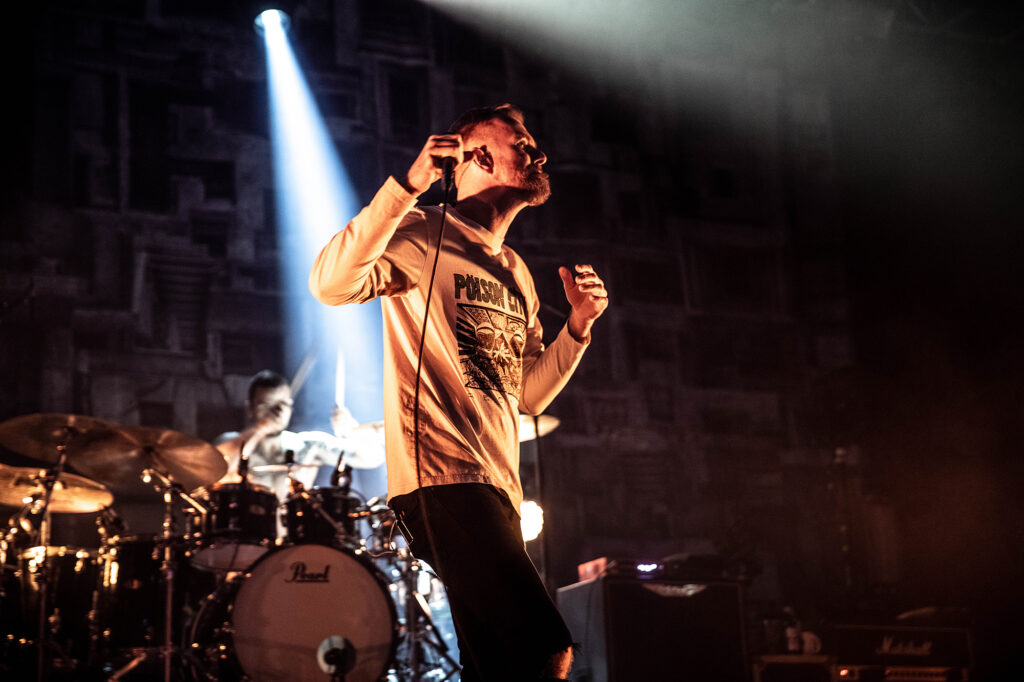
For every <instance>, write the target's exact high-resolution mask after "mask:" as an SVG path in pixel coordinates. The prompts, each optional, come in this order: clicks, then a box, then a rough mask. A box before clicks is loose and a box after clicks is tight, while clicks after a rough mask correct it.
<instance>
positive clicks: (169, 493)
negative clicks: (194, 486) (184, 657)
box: [109, 446, 205, 682]
mask: <svg viewBox="0 0 1024 682" xmlns="http://www.w3.org/2000/svg"><path fill="white" fill-rule="evenodd" d="M156 459H157V458H156V456H155V453H154V452H153V451H151V450H150V449H149V447H148V446H145V447H142V448H141V452H140V453H139V455H138V457H137V460H136V461H144V460H150V461H153V460H156ZM141 480H142V482H143V483H148V484H151V485H152V487H153V488H154V489H155V490H157V491H158V492H159V493H160V494H161V496H162V497H163V503H164V515H163V522H162V524H161V530H162V533H161V535H160V539H159V541H158V542H157V546H158V547H159V549H160V551H161V555H162V560H161V562H160V577H161V580H162V582H163V627H162V628H161V629H162V634H163V642H162V644H161V645H160V646H159V647H156V648H155V650H156V653H157V654H158V655H159V657H160V660H161V663H162V666H163V680H164V682H171V667H172V666H171V663H172V660H173V658H174V655H175V654H176V653H178V647H176V646H175V645H174V644H173V627H174V626H173V621H174V575H175V568H174V556H173V551H174V548H173V544H174V510H173V507H174V499H175V496H177V497H178V498H180V499H182V500H184V501H185V502H187V503H188V504H190V505H193V506H194V507H196V508H197V509H203V510H205V507H203V505H201V504H199V503H198V502H197V501H196V500H195V499H193V498H192V497H191V496H190V495H188V494H186V493H185V491H184V489H183V487H182V486H181V484H179V483H177V482H175V481H174V480H173V478H172V477H171V476H170V475H169V474H167V473H166V472H163V471H160V470H157V469H155V468H152V467H146V468H144V469H143V470H142V475H141ZM153 653H154V649H153V648H146V649H143V650H141V651H139V652H138V653H137V654H136V656H135V658H133V659H132V660H131V661H129V662H128V663H127V664H126V665H124V666H122V667H121V668H120V669H118V670H116V671H114V673H113V674H112V675H111V676H110V678H109V679H111V680H118V679H121V677H123V676H124V675H126V674H127V673H128V672H130V671H131V670H134V669H135V668H137V667H138V666H139V665H141V664H142V663H143V662H144V661H145V660H146V659H148V658H149V657H150V656H151V655H152V654H153Z"/></svg>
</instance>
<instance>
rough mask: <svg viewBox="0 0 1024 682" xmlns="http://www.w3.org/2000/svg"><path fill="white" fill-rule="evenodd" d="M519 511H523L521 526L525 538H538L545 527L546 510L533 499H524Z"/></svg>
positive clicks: (527, 540) (528, 539) (527, 539)
mask: <svg viewBox="0 0 1024 682" xmlns="http://www.w3.org/2000/svg"><path fill="white" fill-rule="evenodd" d="M519 511H520V512H522V517H520V520H519V527H520V528H521V529H522V531H523V540H524V541H526V542H529V541H530V540H536V539H537V536H538V535H540V532H541V530H543V528H544V510H543V509H541V507H540V505H539V504H537V503H536V502H534V501H533V500H523V503H522V505H521V506H520V508H519Z"/></svg>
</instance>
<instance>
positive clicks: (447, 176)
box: [412, 156, 456, 489]
mask: <svg viewBox="0 0 1024 682" xmlns="http://www.w3.org/2000/svg"><path fill="white" fill-rule="evenodd" d="M455 163H456V161H455V159H453V158H452V157H450V156H446V157H444V159H442V161H441V172H442V183H443V187H442V191H443V193H442V196H441V226H440V229H439V230H438V233H437V249H436V250H435V251H434V262H433V264H432V265H431V267H430V279H429V280H428V283H427V295H426V303H425V305H424V308H423V326H422V327H421V328H420V346H419V350H418V351H417V352H416V383H415V387H414V388H413V399H412V404H413V415H412V434H413V452H414V454H415V459H416V486H417V489H421V488H422V487H423V479H422V469H421V467H420V383H421V380H422V377H421V374H422V370H423V348H424V346H425V344H426V340H427V324H428V322H429V320H430V301H431V298H432V294H433V292H434V277H435V276H436V275H437V262H438V260H440V257H441V244H442V243H443V242H444V228H445V223H446V222H447V218H448V201H449V199H450V195H451V191H452V186H453V184H452V179H453V175H454V172H455ZM429 243H430V242H429V234H428V242H427V244H428V246H429Z"/></svg>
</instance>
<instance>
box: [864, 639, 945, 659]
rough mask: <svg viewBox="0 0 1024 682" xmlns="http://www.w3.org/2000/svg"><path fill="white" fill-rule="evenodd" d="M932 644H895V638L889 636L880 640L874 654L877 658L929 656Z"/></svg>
mask: <svg viewBox="0 0 1024 682" xmlns="http://www.w3.org/2000/svg"><path fill="white" fill-rule="evenodd" d="M932 644H934V642H929V641H925V642H922V643H921V644H918V643H917V642H913V641H907V642H897V641H896V638H895V637H893V636H891V635H889V636H887V637H883V638H882V646H880V647H878V648H877V649H875V653H876V654H878V655H879V656H931V655H932Z"/></svg>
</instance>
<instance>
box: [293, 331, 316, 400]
mask: <svg viewBox="0 0 1024 682" xmlns="http://www.w3.org/2000/svg"><path fill="white" fill-rule="evenodd" d="M315 364H316V344H313V345H311V346H310V347H309V350H307V351H306V354H305V355H304V356H303V358H302V362H300V363H299V368H298V369H297V370H295V376H294V377H292V382H291V383H290V384H289V385H288V388H290V389H291V391H292V398H293V399H294V398H295V396H297V395H298V394H299V391H300V390H302V385H303V384H305V383H306V379H308V378H309V373H310V372H311V371H313V365H315Z"/></svg>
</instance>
